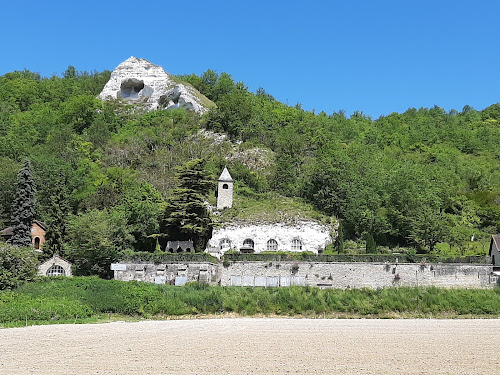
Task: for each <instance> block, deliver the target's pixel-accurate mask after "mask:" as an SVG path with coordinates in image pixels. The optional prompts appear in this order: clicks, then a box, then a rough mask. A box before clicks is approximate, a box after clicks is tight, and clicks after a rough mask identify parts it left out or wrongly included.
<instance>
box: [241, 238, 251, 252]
mask: <svg viewBox="0 0 500 375" xmlns="http://www.w3.org/2000/svg"><path fill="white" fill-rule="evenodd" d="M253 247H254V243H253V240H252V239H251V238H247V239H246V240H245V241H243V246H242V247H241V248H240V252H242V253H253Z"/></svg>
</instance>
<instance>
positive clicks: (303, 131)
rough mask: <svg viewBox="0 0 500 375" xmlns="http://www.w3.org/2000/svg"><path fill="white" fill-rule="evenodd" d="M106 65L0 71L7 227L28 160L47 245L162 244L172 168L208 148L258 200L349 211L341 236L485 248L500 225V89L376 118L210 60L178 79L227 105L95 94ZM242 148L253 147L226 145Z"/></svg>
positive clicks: (75, 252)
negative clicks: (220, 69)
mask: <svg viewBox="0 0 500 375" xmlns="http://www.w3.org/2000/svg"><path fill="white" fill-rule="evenodd" d="M109 76H110V72H109V71H105V72H102V73H98V72H93V73H88V72H78V71H76V69H75V68H74V67H71V66H70V67H69V68H68V69H67V70H66V71H65V72H64V73H63V74H62V76H61V77H59V76H53V77H50V78H45V77H41V76H40V75H38V74H36V73H33V72H30V71H17V72H12V73H8V74H5V75H4V76H2V77H0V226H2V227H5V226H7V225H10V224H11V217H12V209H13V205H12V202H13V200H14V197H15V194H16V191H15V190H16V181H17V173H18V171H19V170H20V169H21V168H22V167H23V165H24V161H25V160H26V159H29V160H30V162H31V169H32V173H33V179H34V181H35V185H36V207H35V208H36V209H35V217H37V218H38V219H39V220H42V221H44V222H46V223H47V224H48V225H49V232H50V231H51V230H52V231H56V232H57V233H56V234H54V233H52V234H50V235H52V236H53V238H56V239H55V240H53V242H52V243H51V247H50V249H52V250H51V251H59V252H61V253H63V254H66V256H68V257H69V258H72V259H78V258H84V257H86V256H88V255H89V254H92V257H95V258H99V257H102V258H103V259H107V260H108V261H112V260H114V259H115V258H116V256H117V254H118V252H119V251H122V250H135V251H154V249H155V244H156V240H155V238H154V235H155V234H157V233H159V231H160V224H161V223H162V222H165V221H167V222H168V220H169V217H166V216H168V215H172V210H171V209H170V210H169V207H170V208H171V204H170V203H169V202H171V201H172V194H174V193H175V191H178V190H179V181H178V178H177V177H176V176H178V173H179V172H178V169H176V168H179V167H182V166H184V168H185V166H186V165H188V164H189V162H190V161H192V160H194V159H202V160H203V161H204V168H205V172H206V173H207V174H208V176H210V177H211V178H213V179H214V180H215V179H216V178H217V176H218V174H219V173H220V171H221V170H222V168H223V167H224V165H227V166H228V168H229V170H230V171H231V174H232V176H233V178H234V179H235V180H236V181H237V184H236V186H235V189H236V194H237V195H240V196H242V197H247V198H249V199H251V201H252V202H262V201H266V200H269V199H273V197H274V198H276V197H292V198H294V199H296V200H300V201H301V202H304V203H305V204H308V205H311V206H313V207H314V208H315V209H316V210H317V211H319V212H320V213H321V214H323V215H327V216H331V217H335V218H337V219H338V220H340V222H341V224H342V233H343V239H344V240H354V241H357V240H365V239H367V238H368V239H369V241H370V244H371V243H372V239H373V240H374V242H375V244H376V246H382V247H386V248H394V247H407V248H413V249H415V250H416V251H419V252H436V251H441V252H459V253H460V252H461V253H463V254H465V253H468V252H477V251H479V252H482V251H484V249H477V248H470V239H471V238H472V237H474V238H476V239H484V238H487V237H488V236H489V235H490V234H493V233H498V232H499V231H500V168H499V165H500V163H499V162H500V147H499V145H500V105H499V104H493V105H491V106H490V107H488V108H486V109H484V110H482V111H477V110H475V109H473V108H471V107H469V106H465V107H464V108H463V109H462V110H461V111H460V112H459V111H456V110H451V111H449V112H447V111H445V110H443V109H442V108H439V107H437V106H435V107H433V108H420V109H415V108H410V109H408V110H407V111H406V112H404V113H401V114H398V113H393V114H390V115H388V116H382V117H380V118H378V119H376V120H373V119H371V118H370V117H368V116H365V115H364V114H363V112H355V113H353V114H352V115H350V116H347V115H346V114H345V113H344V112H342V111H341V112H338V113H332V114H327V113H324V112H321V113H314V111H313V112H309V111H305V110H303V109H302V108H301V106H300V104H297V105H295V106H289V105H286V104H283V103H281V102H279V101H277V100H275V99H274V98H273V97H272V96H271V95H270V94H269V93H267V92H266V91H265V90H264V89H259V90H257V92H255V93H252V92H250V91H249V90H248V88H247V87H246V86H245V85H244V84H243V83H241V82H234V80H233V79H232V77H231V76H230V75H229V74H226V73H222V74H217V73H216V72H213V71H211V70H208V71H207V72H205V73H204V74H203V75H202V76H197V75H187V76H181V77H178V78H180V79H182V80H184V81H187V82H189V83H190V84H191V85H193V86H194V87H195V88H197V89H198V90H199V91H200V92H201V93H203V94H204V95H206V96H207V97H208V98H209V99H211V100H212V101H214V102H215V103H216V104H217V108H216V109H212V110H211V111H209V112H208V113H207V114H205V115H204V116H200V115H198V114H196V113H191V112H186V111H184V110H173V111H155V112H151V113H143V112H141V111H139V110H137V109H134V108H133V107H131V106H129V105H127V104H125V103H123V102H120V101H107V102H101V101H100V100H98V99H97V98H96V97H97V95H98V94H99V93H100V91H101V90H102V88H103V87H104V85H105V83H106V82H107V80H108V79H109ZM409 89H411V88H409ZM202 129H207V130H210V131H211V132H215V133H224V134H226V135H227V138H226V139H227V140H225V141H217V140H216V138H215V137H211V136H207V135H206V134H212V133H210V132H209V133H207V132H200V130H202ZM230 141H231V142H230ZM252 152H253V153H252ZM238 154H239V155H247V156H248V155H254V156H253V158H254V159H256V160H254V161H255V162H254V163H253V164H252V163H246V162H245V160H244V158H243V159H242V158H237V157H235V158H226V157H227V156H228V155H238ZM255 155H257V156H255ZM259 158H260V159H265V160H259ZM186 163H188V164H186ZM176 173H177V175H176ZM207 199H208V200H209V201H213V193H212V194H211V195H210V196H209V197H207ZM284 202H286V200H284ZM264 207H265V205H264ZM236 210H237V209H236ZM236 213H237V211H236ZM370 246H372V245H370ZM373 246H375V245H373ZM96 264H97V263H96ZM85 267H86V268H85ZM85 267H84V268H85V269H86V271H85V272H83V273H99V272H101V271H103V270H99V269H98V268H95V267H96V265H95V264H89V265H87V266H85Z"/></svg>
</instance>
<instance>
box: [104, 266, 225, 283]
mask: <svg viewBox="0 0 500 375" xmlns="http://www.w3.org/2000/svg"><path fill="white" fill-rule="evenodd" d="M111 270H113V271H114V278H115V280H121V281H131V280H136V281H145V282H147V283H155V284H172V285H184V284H185V283H189V282H195V281H199V282H205V283H209V284H216V283H217V282H218V280H219V279H218V275H217V271H218V265H217V264H213V263H208V262H206V263H197V262H189V263H159V264H155V263H147V262H143V263H113V264H112V265H111Z"/></svg>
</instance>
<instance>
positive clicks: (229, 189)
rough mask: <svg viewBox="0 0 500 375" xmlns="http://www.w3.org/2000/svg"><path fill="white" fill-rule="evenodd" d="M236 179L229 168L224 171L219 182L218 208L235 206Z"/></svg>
mask: <svg viewBox="0 0 500 375" xmlns="http://www.w3.org/2000/svg"><path fill="white" fill-rule="evenodd" d="M233 185H234V181H233V178H232V177H231V175H230V174H229V171H228V170H227V168H224V170H223V171H222V173H221V175H220V177H219V181H218V183H217V209H218V210H222V209H224V208H231V207H233Z"/></svg>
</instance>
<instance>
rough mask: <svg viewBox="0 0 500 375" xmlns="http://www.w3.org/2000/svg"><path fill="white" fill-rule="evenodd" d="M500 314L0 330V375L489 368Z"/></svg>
mask: <svg viewBox="0 0 500 375" xmlns="http://www.w3.org/2000/svg"><path fill="white" fill-rule="evenodd" d="M499 351H500V320H498V319H495V320H375V319H373V320H364V319H360V320H354V319H353V320H329V319H202V320H201V319H198V320H177V321H148V322H138V323H121V322H117V323H108V324H89V325H52V326H34V327H26V328H12V329H3V330H0V374H2V375H3V374H5V375H10V374H64V375H68V374H120V375H121V374H134V375H138V374H252V373H253V374H492V373H497V372H498V370H499V368H500V354H499Z"/></svg>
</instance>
